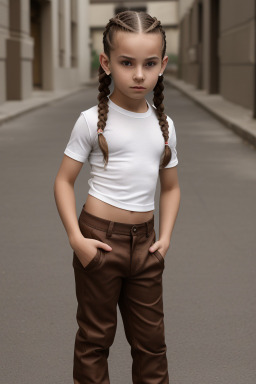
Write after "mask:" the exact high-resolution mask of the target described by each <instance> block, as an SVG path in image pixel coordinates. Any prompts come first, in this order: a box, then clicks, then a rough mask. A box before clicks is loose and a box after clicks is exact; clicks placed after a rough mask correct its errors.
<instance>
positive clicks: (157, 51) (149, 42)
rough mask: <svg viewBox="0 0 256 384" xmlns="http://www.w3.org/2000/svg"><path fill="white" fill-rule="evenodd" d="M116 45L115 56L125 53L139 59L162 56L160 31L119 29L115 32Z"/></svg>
mask: <svg viewBox="0 0 256 384" xmlns="http://www.w3.org/2000/svg"><path fill="white" fill-rule="evenodd" d="M114 47H115V49H114V51H113V55H114V56H119V55H125V56H131V57H135V58H138V59H140V58H142V57H150V56H159V57H160V58H161V54H162V36H161V34H160V33H134V32H124V31H117V32H116V33H115V34H114ZM111 53H112V52H111Z"/></svg>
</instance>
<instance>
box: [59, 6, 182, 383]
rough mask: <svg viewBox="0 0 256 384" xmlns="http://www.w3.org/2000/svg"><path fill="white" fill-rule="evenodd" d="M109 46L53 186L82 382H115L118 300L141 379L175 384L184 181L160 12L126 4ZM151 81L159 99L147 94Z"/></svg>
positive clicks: (108, 36) (135, 373)
mask: <svg viewBox="0 0 256 384" xmlns="http://www.w3.org/2000/svg"><path fill="white" fill-rule="evenodd" d="M103 45H104V53H102V54H101V55H100V66H99V95H98V100H99V103H98V105H95V106H93V107H91V108H90V109H87V110H86V111H83V112H81V114H80V116H79V117H78V119H77V121H76V123H75V125H74V127H73V130H72V132H71V136H70V139H69V142H68V144H67V147H66V149H65V151H64V156H63V160H62V163H61V166H60V169H59V171H58V174H57V176H56V180H55V185H54V196H55V200H56V205H57V208H58V212H59V215H60V217H61V220H62V222H63V225H64V227H65V230H66V232H67V235H68V238H69V242H70V245H71V247H72V249H73V268H74V274H75V283H76V296H77V301H78V308H77V322H78V326H79V328H78V331H77V334H76V338H75V346H74V368H73V377H74V383H76V384H78V383H79V384H87V383H94V384H107V383H109V382H110V381H109V373H108V363H107V359H108V356H109V348H110V346H111V345H112V343H113V341H114V336H115V332H116V325H117V305H118V306H119V309H120V313H121V315H122V319H123V324H124V330H125V335H126V337H127V340H128V342H129V344H130V346H131V355H132V359H133V364H132V380H133V383H136V384H142V383H143V384H146V383H147V384H149V383H151V384H160V383H161V384H167V383H169V374H168V363H167V357H166V350H167V348H166V344H165V330H164V313H163V296H162V273H163V270H164V267H165V255H166V252H167V250H168V248H169V245H170V238H171V234H172V230H173V227H174V223H175V220H176V217H177V214H178V209H179V204H180V188H179V183H178V176H177V167H176V165H177V164H178V159H177V152H176V134H175V128H174V125H173V121H172V119H171V118H170V117H169V116H167V115H166V114H165V113H164V106H163V104H162V101H163V99H164V95H163V89H164V86H163V72H164V69H165V67H166V65H167V61H168V57H167V56H165V52H166V40H165V32H164V30H163V28H162V26H161V23H160V22H159V21H158V20H157V19H156V18H155V17H151V16H150V15H148V14H147V13H144V12H134V11H124V12H120V13H119V14H117V15H116V16H115V17H113V18H111V19H110V20H109V23H108V24H107V25H106V29H105V31H104V34H103ZM111 80H113V83H114V89H113V93H112V94H111V95H110V96H108V95H109V93H110V91H109V85H110V83H111ZM152 90H153V91H154V99H153V101H154V106H152V105H151V104H150V103H149V102H148V101H147V100H146V99H145V96H146V94H147V93H149V92H151V91H152ZM161 155H163V156H162V158H161ZM87 159H88V161H89V163H90V166H91V176H92V177H91V178H90V179H89V181H88V183H89V186H90V189H89V192H88V196H87V199H86V202H85V204H84V205H83V208H82V210H81V213H80V216H79V218H78V220H77V216H76V204H75V195H74V183H75V180H76V178H77V176H78V174H79V172H80V170H81V168H82V166H83V163H84V162H85V161H86V160H87ZM158 174H159V175H160V182H161V197H160V219H159V222H160V228H159V240H158V241H155V240H156V234H155V229H154V195H155V189H156V183H157V178H158Z"/></svg>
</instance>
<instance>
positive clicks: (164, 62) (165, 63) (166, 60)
mask: <svg viewBox="0 0 256 384" xmlns="http://www.w3.org/2000/svg"><path fill="white" fill-rule="evenodd" d="M167 63H168V56H164V58H163V60H162V65H161V73H164V70H165V68H166V65H167Z"/></svg>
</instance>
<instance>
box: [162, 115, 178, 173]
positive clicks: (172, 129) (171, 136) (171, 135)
mask: <svg viewBox="0 0 256 384" xmlns="http://www.w3.org/2000/svg"><path fill="white" fill-rule="evenodd" d="M167 121H168V125H169V140H168V144H169V147H170V148H171V152H172V157H171V160H170V161H169V163H168V164H167V165H166V166H165V167H164V168H171V167H175V165H177V164H178V157H177V149H176V145H177V138H176V132H175V127H174V123H173V121H172V119H171V118H170V117H169V116H167Z"/></svg>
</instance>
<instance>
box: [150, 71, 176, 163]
mask: <svg viewBox="0 0 256 384" xmlns="http://www.w3.org/2000/svg"><path fill="white" fill-rule="evenodd" d="M163 81H164V79H163V75H162V76H159V77H158V81H157V83H156V86H155V88H154V90H153V91H154V97H153V102H154V105H155V107H156V114H157V118H158V121H159V125H160V128H161V131H162V133H163V137H164V141H165V142H166V141H168V139H169V131H168V126H169V125H168V121H167V117H166V114H165V113H164V105H163V103H162V101H163V99H164V94H163V90H164V83H163ZM164 148H165V149H164V156H163V159H162V163H161V165H160V167H161V168H162V167H163V168H164V167H165V166H166V165H167V164H168V163H169V161H170V160H171V157H172V152H171V148H170V147H169V145H165V147H164Z"/></svg>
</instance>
